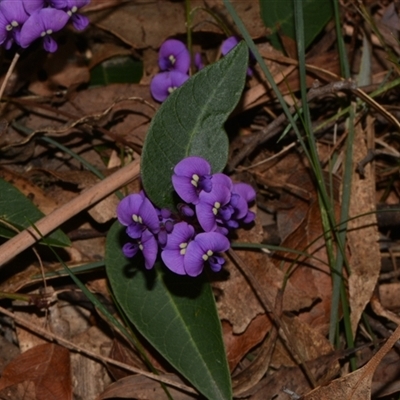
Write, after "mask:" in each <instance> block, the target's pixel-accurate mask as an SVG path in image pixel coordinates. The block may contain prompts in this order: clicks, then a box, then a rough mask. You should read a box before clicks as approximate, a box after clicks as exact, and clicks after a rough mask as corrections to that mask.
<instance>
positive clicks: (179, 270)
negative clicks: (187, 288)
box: [161, 249, 186, 275]
mask: <svg viewBox="0 0 400 400" xmlns="http://www.w3.org/2000/svg"><path fill="white" fill-rule="evenodd" d="M161 258H162V260H163V262H164V264H165V265H166V266H167V267H168V268H169V269H170V270H171V271H172V272H175V273H176V274H178V275H186V271H185V267H184V262H183V260H184V256H183V255H182V254H181V253H180V251H179V250H168V249H164V250H163V251H162V252H161Z"/></svg>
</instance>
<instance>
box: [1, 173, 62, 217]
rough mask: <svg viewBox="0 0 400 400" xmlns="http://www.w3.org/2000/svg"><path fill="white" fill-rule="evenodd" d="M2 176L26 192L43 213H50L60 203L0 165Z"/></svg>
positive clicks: (22, 191)
mask: <svg viewBox="0 0 400 400" xmlns="http://www.w3.org/2000/svg"><path fill="white" fill-rule="evenodd" d="M0 178H2V179H4V180H5V181H7V182H9V183H11V184H12V185H14V186H15V187H16V188H17V189H18V190H19V191H20V192H21V193H22V194H24V195H25V196H26V197H27V198H28V199H29V200H30V201H31V202H32V203H33V204H34V205H35V206H36V207H37V208H38V209H39V210H40V211H42V212H43V214H46V215H47V214H50V213H51V212H52V211H53V210H54V209H56V208H57V206H58V204H57V202H56V201H54V199H53V198H52V197H49V196H47V195H46V193H45V192H44V191H43V190H42V189H41V188H39V187H38V186H36V185H35V184H33V183H32V182H31V181H29V180H28V179H26V178H25V177H24V176H22V175H20V174H17V173H16V172H13V171H11V170H10V169H7V168H5V167H0Z"/></svg>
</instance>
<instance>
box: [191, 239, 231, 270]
mask: <svg viewBox="0 0 400 400" xmlns="http://www.w3.org/2000/svg"><path fill="white" fill-rule="evenodd" d="M229 247H230V242H229V240H228V239H227V238H226V237H225V236H224V235H222V234H220V233H218V232H206V233H199V234H198V235H197V236H196V237H195V238H194V240H193V241H191V242H190V243H189V245H188V247H187V251H186V254H185V258H184V265H185V270H186V273H187V274H188V275H190V276H197V275H199V274H200V273H201V271H202V270H203V266H204V262H205V261H207V260H208V259H209V258H210V257H213V256H214V253H215V252H222V251H226V250H228V249H229ZM214 257H215V256H214ZM212 261H214V260H212ZM213 266H214V268H215V265H213Z"/></svg>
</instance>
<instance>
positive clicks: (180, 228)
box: [161, 222, 194, 275]
mask: <svg viewBox="0 0 400 400" xmlns="http://www.w3.org/2000/svg"><path fill="white" fill-rule="evenodd" d="M193 236H194V228H193V226H192V225H189V224H188V223H187V222H179V223H177V224H176V225H175V226H174V230H173V231H172V233H171V234H169V235H168V239H167V245H166V246H165V248H164V250H163V251H162V252H161V258H162V260H163V262H164V264H165V265H166V266H167V267H168V268H169V269H170V270H171V271H172V272H175V273H176V274H179V275H185V274H186V270H185V265H184V259H185V254H186V250H187V247H188V244H189V242H190V241H191V240H192V238H193Z"/></svg>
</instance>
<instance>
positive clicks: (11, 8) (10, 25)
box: [0, 0, 29, 49]
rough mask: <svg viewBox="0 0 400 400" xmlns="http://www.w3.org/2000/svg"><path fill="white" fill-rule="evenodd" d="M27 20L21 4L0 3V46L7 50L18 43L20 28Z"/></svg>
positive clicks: (27, 16)
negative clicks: (2, 45)
mask: <svg viewBox="0 0 400 400" xmlns="http://www.w3.org/2000/svg"><path fill="white" fill-rule="evenodd" d="M28 18H29V14H28V13H27V12H26V10H25V8H24V6H23V3H22V2H21V1H14V0H2V1H1V2H0V44H4V47H5V48H6V49H9V48H10V47H11V46H12V44H13V43H14V42H15V43H17V44H19V43H20V34H21V28H22V26H23V24H24V23H25V21H26V20H27V19H28Z"/></svg>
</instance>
